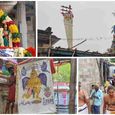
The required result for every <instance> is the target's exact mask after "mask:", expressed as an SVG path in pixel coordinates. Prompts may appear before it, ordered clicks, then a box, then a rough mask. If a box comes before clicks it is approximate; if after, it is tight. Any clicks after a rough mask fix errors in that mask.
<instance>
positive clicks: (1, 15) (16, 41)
mask: <svg viewBox="0 0 115 115" xmlns="http://www.w3.org/2000/svg"><path fill="white" fill-rule="evenodd" d="M0 23H5V24H7V26H8V29H9V31H10V32H11V34H12V43H13V47H20V42H21V41H20V37H21V34H20V33H19V30H18V27H17V25H16V24H15V22H14V21H13V20H11V18H10V17H9V16H8V15H7V14H6V13H5V12H4V11H3V10H0Z"/></svg>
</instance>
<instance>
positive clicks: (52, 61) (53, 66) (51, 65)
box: [50, 59, 56, 74]
mask: <svg viewBox="0 0 115 115" xmlns="http://www.w3.org/2000/svg"><path fill="white" fill-rule="evenodd" d="M50 68H51V73H52V74H54V73H55V72H56V70H55V64H54V60H53V59H50Z"/></svg>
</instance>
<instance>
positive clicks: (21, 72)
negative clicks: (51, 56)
mask: <svg viewBox="0 0 115 115" xmlns="http://www.w3.org/2000/svg"><path fill="white" fill-rule="evenodd" d="M17 70H18V74H17V75H18V79H19V80H18V99H17V101H18V110H19V113H20V114H31V113H32V114H38V113H54V112H56V107H55V104H54V95H53V94H54V92H53V83H52V75H51V68H50V60H40V61H37V60H35V61H33V62H27V63H26V62H25V63H23V64H21V65H18V69H17Z"/></svg>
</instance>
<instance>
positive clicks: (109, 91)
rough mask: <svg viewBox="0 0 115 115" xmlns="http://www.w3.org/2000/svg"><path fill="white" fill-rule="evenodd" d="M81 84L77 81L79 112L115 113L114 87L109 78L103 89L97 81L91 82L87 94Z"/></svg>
mask: <svg viewBox="0 0 115 115" xmlns="http://www.w3.org/2000/svg"><path fill="white" fill-rule="evenodd" d="M81 86H82V84H81V82H79V94H78V95H79V108H78V112H79V114H115V88H114V86H113V85H111V83H110V81H109V80H107V81H106V82H105V84H104V91H102V90H101V88H100V85H99V84H98V83H95V84H93V85H92V86H91V91H90V94H89V95H88V93H87V92H86V91H85V90H83V89H82V88H81Z"/></svg>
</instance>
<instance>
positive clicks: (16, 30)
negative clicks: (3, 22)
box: [9, 24, 18, 33]
mask: <svg viewBox="0 0 115 115" xmlns="http://www.w3.org/2000/svg"><path fill="white" fill-rule="evenodd" d="M9 30H10V32H11V33H18V27H17V26H16V25H15V24H13V25H10V26H9Z"/></svg>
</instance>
